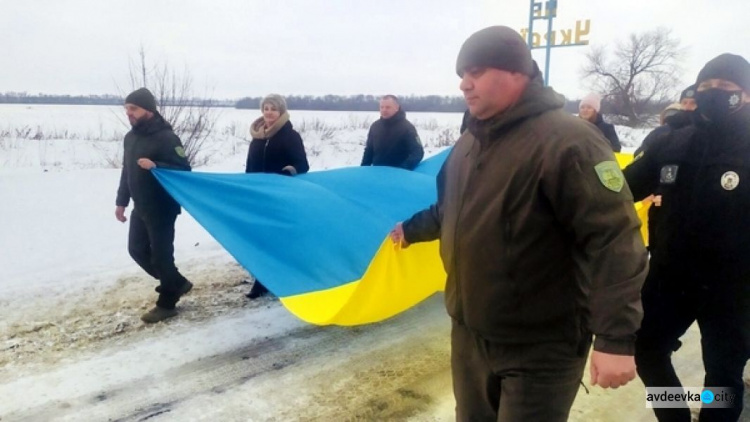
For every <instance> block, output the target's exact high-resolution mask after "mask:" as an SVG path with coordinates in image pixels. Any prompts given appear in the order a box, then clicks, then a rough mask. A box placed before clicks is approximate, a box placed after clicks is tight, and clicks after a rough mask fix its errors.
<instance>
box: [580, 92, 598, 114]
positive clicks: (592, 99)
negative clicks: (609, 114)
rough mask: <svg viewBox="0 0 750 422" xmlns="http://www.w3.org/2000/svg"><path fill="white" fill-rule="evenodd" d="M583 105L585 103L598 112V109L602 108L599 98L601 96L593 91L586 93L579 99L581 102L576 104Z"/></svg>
mask: <svg viewBox="0 0 750 422" xmlns="http://www.w3.org/2000/svg"><path fill="white" fill-rule="evenodd" d="M584 105H587V106H589V107H591V108H593V109H594V110H596V112H597V113H598V112H599V110H601V108H602V99H601V97H599V94H597V93H595V92H592V93H590V94H588V95H586V96H585V97H583V99H582V100H581V103H580V104H579V105H578V107H581V106H584Z"/></svg>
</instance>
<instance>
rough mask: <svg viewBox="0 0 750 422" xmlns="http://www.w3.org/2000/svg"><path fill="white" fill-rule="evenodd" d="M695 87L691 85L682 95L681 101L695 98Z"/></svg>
mask: <svg viewBox="0 0 750 422" xmlns="http://www.w3.org/2000/svg"><path fill="white" fill-rule="evenodd" d="M695 87H696V86H695V85H690V86H689V87H687V88H685V89H684V90H683V91H682V92H681V93H680V101H682V100H684V99H685V98H695Z"/></svg>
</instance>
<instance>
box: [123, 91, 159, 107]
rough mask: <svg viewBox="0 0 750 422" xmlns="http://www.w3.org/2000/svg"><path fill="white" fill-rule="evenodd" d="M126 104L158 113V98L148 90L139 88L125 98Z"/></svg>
mask: <svg viewBox="0 0 750 422" xmlns="http://www.w3.org/2000/svg"><path fill="white" fill-rule="evenodd" d="M125 104H133V105H137V106H138V107H140V108H142V109H144V110H148V111H150V112H152V113H156V112H157V111H156V98H154V94H152V93H151V91H149V90H148V89H146V88H138V89H136V90H135V91H133V92H131V93H130V94H129V95H128V96H127V97H125Z"/></svg>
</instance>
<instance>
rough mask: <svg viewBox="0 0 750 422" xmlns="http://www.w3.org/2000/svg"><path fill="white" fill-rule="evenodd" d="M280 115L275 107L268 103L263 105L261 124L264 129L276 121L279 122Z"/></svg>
mask: <svg viewBox="0 0 750 422" xmlns="http://www.w3.org/2000/svg"><path fill="white" fill-rule="evenodd" d="M279 116H281V113H280V112H279V110H278V109H277V108H276V106H275V105H273V104H270V103H265V104H263V123H264V125H265V126H266V127H271V126H273V124H274V123H276V121H277V120H279Z"/></svg>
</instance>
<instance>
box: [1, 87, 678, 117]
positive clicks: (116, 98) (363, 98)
mask: <svg viewBox="0 0 750 422" xmlns="http://www.w3.org/2000/svg"><path fill="white" fill-rule="evenodd" d="M285 98H286V102H287V106H288V107H289V109H291V110H321V111H377V110H378V102H379V101H380V96H379V95H349V96H342V95H324V96H312V95H290V96H288V97H285ZM398 98H399V101H400V102H401V105H402V106H403V107H404V109H405V110H406V111H417V112H420V111H421V112H463V111H464V110H466V103H465V102H464V99H463V97H458V96H439V95H426V96H416V95H410V96H406V97H398ZM261 100H262V97H247V98H243V99H241V100H239V101H234V100H219V101H217V100H212V101H210V103H211V104H210V106H213V107H235V108H239V109H254V110H257V109H259V108H260V101H261ZM123 101H124V99H123V97H122V96H120V95H111V94H105V95H49V94H36V95H29V94H27V93H15V92H6V93H0V104H60V105H110V106H112V105H115V106H118V105H122V102H123ZM189 101H190V103H189V104H188V105H193V106H205V103H206V101H208V100H203V99H200V98H194V99H191V100H189ZM167 102H169V100H167ZM578 102H579V101H578V100H568V101H567V102H566V104H565V109H566V110H567V111H569V112H571V113H578ZM167 105H173V106H178V105H180V104H167ZM664 106H666V105H665V104H653V105H651V107H650V108H651V109H652V110H650V111H653V112H654V113H658V112H659V111H660V110H661V109H662V108H663V107H664ZM602 111H603V112H604V113H606V114H610V113H613V114H614V113H615V107H613V105H612V104H610V101H608V100H607V99H604V100H603V101H602Z"/></svg>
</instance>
